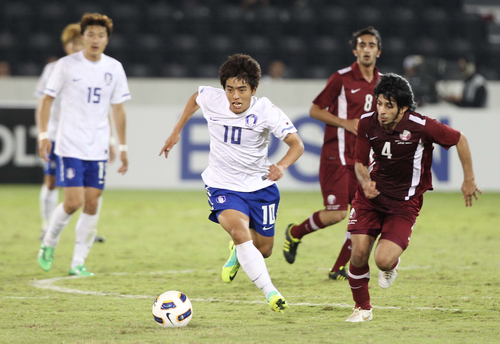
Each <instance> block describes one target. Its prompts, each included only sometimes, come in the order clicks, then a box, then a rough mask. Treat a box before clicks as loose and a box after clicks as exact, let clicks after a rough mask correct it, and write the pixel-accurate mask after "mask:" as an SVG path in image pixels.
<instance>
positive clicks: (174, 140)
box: [158, 133, 180, 159]
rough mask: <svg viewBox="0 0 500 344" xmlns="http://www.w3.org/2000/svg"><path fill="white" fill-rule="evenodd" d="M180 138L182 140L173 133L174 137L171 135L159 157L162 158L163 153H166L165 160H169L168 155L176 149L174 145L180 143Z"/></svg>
mask: <svg viewBox="0 0 500 344" xmlns="http://www.w3.org/2000/svg"><path fill="white" fill-rule="evenodd" d="M179 138H180V135H179V134H174V133H172V135H170V137H169V138H168V139H167V141H165V145H164V146H163V148H162V149H161V151H160V154H158V156H160V155H162V154H163V153H165V159H166V158H168V153H169V152H170V150H171V149H172V148H173V147H174V145H175V144H176V143H177V142H179Z"/></svg>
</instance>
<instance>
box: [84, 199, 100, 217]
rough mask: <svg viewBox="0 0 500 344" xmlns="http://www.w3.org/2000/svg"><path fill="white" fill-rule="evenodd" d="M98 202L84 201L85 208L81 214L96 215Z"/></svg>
mask: <svg viewBox="0 0 500 344" xmlns="http://www.w3.org/2000/svg"><path fill="white" fill-rule="evenodd" d="M98 206H99V202H98V201H97V200H89V201H85V206H84V207H83V212H84V213H85V214H89V215H95V214H96V213H97V208H98Z"/></svg>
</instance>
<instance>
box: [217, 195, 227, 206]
mask: <svg viewBox="0 0 500 344" xmlns="http://www.w3.org/2000/svg"><path fill="white" fill-rule="evenodd" d="M215 202H217V203H220V204H222V203H224V202H226V196H217V198H216V199H215Z"/></svg>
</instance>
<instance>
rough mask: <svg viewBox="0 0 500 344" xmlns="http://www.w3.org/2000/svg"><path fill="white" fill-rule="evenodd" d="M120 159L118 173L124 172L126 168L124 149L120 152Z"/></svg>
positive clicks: (126, 161) (126, 160)
mask: <svg viewBox="0 0 500 344" xmlns="http://www.w3.org/2000/svg"><path fill="white" fill-rule="evenodd" d="M120 161H121V162H122V165H121V166H120V168H119V169H118V173H121V174H125V173H126V172H127V170H128V156H127V152H126V151H123V152H120Z"/></svg>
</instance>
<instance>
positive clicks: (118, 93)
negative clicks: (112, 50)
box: [111, 63, 132, 104]
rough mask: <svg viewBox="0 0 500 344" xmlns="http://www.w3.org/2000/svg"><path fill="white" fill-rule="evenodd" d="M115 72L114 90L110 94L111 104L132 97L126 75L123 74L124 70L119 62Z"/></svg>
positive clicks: (119, 102)
mask: <svg viewBox="0 0 500 344" xmlns="http://www.w3.org/2000/svg"><path fill="white" fill-rule="evenodd" d="M117 74H118V75H117V80H116V86H115V90H114V92H113V95H112V96H111V104H121V103H123V102H125V101H127V100H129V99H132V96H131V95H130V90H129V88H128V82H127V75H126V74H125V70H124V69H123V66H122V64H121V63H120V67H119V68H118V72H117Z"/></svg>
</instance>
